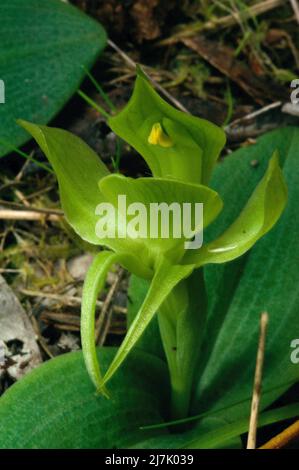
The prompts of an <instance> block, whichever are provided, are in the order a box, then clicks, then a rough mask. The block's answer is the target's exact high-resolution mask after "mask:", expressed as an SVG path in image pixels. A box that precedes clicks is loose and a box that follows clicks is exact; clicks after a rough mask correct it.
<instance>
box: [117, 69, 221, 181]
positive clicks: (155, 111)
mask: <svg viewBox="0 0 299 470" xmlns="http://www.w3.org/2000/svg"><path fill="white" fill-rule="evenodd" d="M108 122H109V125H110V127H111V129H112V130H113V131H114V132H115V133H116V134H117V135H118V136H120V137H121V138H123V139H124V140H125V141H126V142H128V143H129V144H130V145H132V147H134V148H135V149H136V150H137V152H139V153H140V154H141V155H142V156H143V158H144V159H145V160H146V162H147V164H148V166H149V167H150V169H151V171H152V173H153V175H154V176H156V177H164V178H175V179H177V180H182V181H186V182H190V183H202V184H205V185H206V184H207V183H208V181H209V179H210V176H211V172H212V170H213V167H214V165H215V163H216V160H217V158H218V156H219V153H220V151H221V149H222V148H223V146H224V144H225V134H224V132H223V131H222V129H220V128H218V127H217V126H215V125H214V124H212V123H210V122H208V121H206V120H204V119H199V118H197V117H194V116H191V115H188V114H186V113H183V112H181V111H178V110H177V109H175V108H173V107H172V106H170V105H169V104H168V103H166V101H164V100H163V99H162V98H161V97H160V96H159V95H158V94H157V93H156V92H155V91H154V89H153V88H152V86H151V85H150V83H149V81H148V80H147V79H146V78H145V77H144V75H143V74H142V73H141V72H140V71H139V73H138V76H137V79H136V82H135V87H134V91H133V95H132V97H131V99H130V101H129V103H128V104H127V105H126V107H125V108H124V109H123V110H122V111H121V112H120V113H119V114H117V115H116V116H114V117H111V118H110V119H109V121H108ZM154 126H156V130H157V132H158V134H157V135H156V139H150V140H152V141H155V140H156V141H157V143H156V144H153V143H150V142H149V137H150V136H151V135H152V132H154V131H155V127H154ZM159 126H160V127H159ZM159 129H160V134H161V137H160V138H159ZM163 139H164V141H166V143H164V144H163ZM167 139H168V140H169V143H168V144H167ZM159 142H160V143H159Z"/></svg>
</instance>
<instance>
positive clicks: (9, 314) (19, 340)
mask: <svg viewBox="0 0 299 470" xmlns="http://www.w3.org/2000/svg"><path fill="white" fill-rule="evenodd" d="M0 325H1V328H0V342H1V344H2V347H3V346H4V355H3V359H4V360H3V363H2V364H0V378H1V376H3V375H4V374H8V375H9V377H10V378H11V379H13V380H18V379H19V378H21V377H22V376H23V375H25V374H26V373H27V372H29V371H30V370H31V369H33V368H34V367H36V366H37V365H38V364H39V363H40V362H41V355H40V351H39V348H38V345H37V342H36V337H35V333H34V330H33V327H32V324H31V322H30V320H29V318H28V316H27V314H26V312H25V311H24V310H23V308H22V306H21V304H20V302H19V301H18V299H17V297H16V296H15V295H14V293H13V291H12V290H11V288H10V287H9V286H8V285H7V283H6V282H5V280H4V278H3V277H2V276H1V275H0Z"/></svg>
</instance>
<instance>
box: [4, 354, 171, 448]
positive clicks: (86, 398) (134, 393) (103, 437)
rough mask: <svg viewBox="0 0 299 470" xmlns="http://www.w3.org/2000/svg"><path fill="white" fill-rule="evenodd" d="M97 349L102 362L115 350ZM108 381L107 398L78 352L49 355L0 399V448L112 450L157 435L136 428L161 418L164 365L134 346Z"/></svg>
mask: <svg viewBox="0 0 299 470" xmlns="http://www.w3.org/2000/svg"><path fill="white" fill-rule="evenodd" d="M99 354H100V356H101V360H102V361H103V365H104V366H105V367H107V366H108V364H109V363H110V361H111V358H112V356H113V355H114V354H115V349H114V348H103V349H100V350H99ZM111 385H112V386H113V389H114V394H113V398H112V399H111V400H108V399H107V398H105V397H103V396H99V395H96V394H95V391H94V386H93V384H92V383H91V381H90V379H89V377H88V374H87V371H86V368H85V364H84V360H83V356H82V353H81V352H75V353H69V354H64V355H63V356H60V357H57V358H55V359H51V360H50V361H48V362H46V363H45V364H43V365H42V366H40V367H39V368H38V369H35V370H34V371H33V372H31V373H30V374H29V375H27V376H26V377H25V378H24V379H22V380H21V381H20V382H18V383H16V384H15V385H13V386H12V387H11V388H10V389H9V390H8V391H7V392H6V393H5V394H4V395H3V396H2V397H1V398H0V448H1V449H32V448H35V449H68V448H70V449H87V448H88V449H92V448H102V449H112V448H114V449H115V448H122V447H130V446H132V445H135V444H136V443H137V442H138V441H139V440H144V439H147V438H149V437H151V436H153V435H157V432H156V431H155V434H153V431H141V430H140V429H139V428H140V426H141V425H143V424H144V423H147V424H150V423H153V422H155V421H157V420H160V421H161V419H163V418H164V412H165V410H166V408H167V400H168V393H169V384H168V379H167V368H166V366H165V364H164V363H163V362H162V361H160V360H159V359H157V358H156V357H154V356H151V355H149V354H145V353H141V352H137V351H136V352H135V351H134V352H133V353H132V354H131V355H130V358H128V361H126V364H125V365H124V367H123V368H122V369H121V370H120V371H119V372H118V374H117V375H116V376H115V377H114V378H113V380H112V384H111ZM160 435H161V432H160Z"/></svg>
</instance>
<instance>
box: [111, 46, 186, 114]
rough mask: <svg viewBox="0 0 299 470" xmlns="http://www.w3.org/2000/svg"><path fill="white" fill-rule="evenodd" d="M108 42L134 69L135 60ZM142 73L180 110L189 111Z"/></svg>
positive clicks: (158, 84)
mask: <svg viewBox="0 0 299 470" xmlns="http://www.w3.org/2000/svg"><path fill="white" fill-rule="evenodd" d="M108 44H109V46H110V47H112V48H113V49H114V50H115V51H116V52H117V53H118V54H119V55H120V56H121V57H122V58H123V59H124V61H125V62H126V63H127V64H128V65H129V66H130V67H131V68H133V69H134V70H135V69H136V66H137V64H136V62H135V61H134V60H133V59H131V57H129V56H128V54H126V53H125V52H124V51H123V50H122V49H120V47H118V46H117V45H116V44H115V43H114V42H113V41H111V39H108ZM143 73H144V74H145V75H146V77H147V78H148V79H149V80H150V81H151V82H152V84H153V85H154V86H155V87H156V88H157V90H159V91H160V92H161V93H162V94H163V95H164V96H165V97H166V98H167V99H168V100H169V101H171V102H172V104H174V105H175V106H176V107H177V108H178V109H179V110H180V111H183V112H185V113H189V111H188V110H187V109H186V108H185V106H184V105H182V103H180V101H178V100H177V99H176V98H174V97H173V96H172V95H171V94H170V93H168V91H167V90H165V88H164V87H162V85H160V83H158V82H156V80H154V79H153V78H151V77H150V76H149V75H148V74H147V73H146V72H145V70H143Z"/></svg>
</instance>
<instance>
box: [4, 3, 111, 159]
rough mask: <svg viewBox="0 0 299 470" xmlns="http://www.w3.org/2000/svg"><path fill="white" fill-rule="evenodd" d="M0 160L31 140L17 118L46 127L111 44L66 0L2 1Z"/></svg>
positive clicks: (97, 24)
mask: <svg viewBox="0 0 299 470" xmlns="http://www.w3.org/2000/svg"><path fill="white" fill-rule="evenodd" d="M0 17H1V29H0V70H1V74H0V75H1V76H0V78H1V79H2V80H3V81H4V83H5V104H1V105H0V120H1V131H0V156H3V155H5V154H6V153H8V152H9V151H10V150H12V146H18V145H21V144H23V143H24V142H26V141H27V140H28V135H27V134H26V133H25V132H24V131H23V130H22V129H20V128H19V127H18V126H17V124H16V122H15V121H16V119H18V118H22V119H26V120H29V121H35V122H39V123H41V124H46V123H47V122H48V121H50V119H52V118H53V117H54V116H55V115H56V114H57V112H58V111H59V110H60V109H61V108H62V106H63V105H64V104H65V103H66V101H67V100H68V99H69V98H70V97H71V96H72V94H73V93H74V92H75V91H76V89H77V88H78V86H79V84H80V82H81V81H82V79H83V77H84V75H85V72H84V68H83V67H87V68H89V67H91V65H92V64H93V63H94V61H95V59H96V57H97V56H98V55H99V53H100V52H101V51H102V49H103V48H104V47H105V44H106V33H105V31H104V29H103V28H102V26H101V25H100V24H99V23H97V22H96V21H94V20H93V19H92V18H89V17H88V16H86V15H84V14H83V13H82V12H81V11H80V10H79V9H77V8H75V7H73V6H72V5H70V4H66V3H65V2H62V1H61V0H51V1H45V0H26V1H25V2H24V1H23V0H1V4H0Z"/></svg>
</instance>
